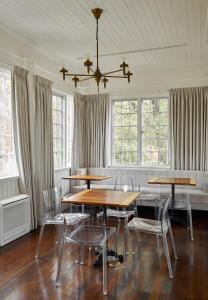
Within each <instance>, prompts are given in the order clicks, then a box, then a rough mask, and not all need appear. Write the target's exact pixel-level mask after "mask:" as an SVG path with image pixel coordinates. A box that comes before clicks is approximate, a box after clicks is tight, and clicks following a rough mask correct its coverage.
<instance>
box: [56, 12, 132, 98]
mask: <svg viewBox="0 0 208 300" xmlns="http://www.w3.org/2000/svg"><path fill="white" fill-rule="evenodd" d="M102 12H103V10H102V9H101V8H94V9H92V13H93V15H94V17H95V19H96V42H97V53H96V69H95V70H94V69H93V68H92V66H93V62H92V61H91V60H89V59H87V60H86V61H85V62H84V66H85V67H86V68H87V74H73V73H70V72H69V71H68V70H67V69H65V67H63V68H62V69H61V70H60V72H61V73H62V74H63V80H65V78H66V76H70V77H72V81H74V85H75V88H76V87H77V84H78V82H82V81H86V80H89V79H92V78H94V79H95V81H96V84H97V88H98V92H99V85H100V82H103V85H104V88H106V84H107V82H108V81H109V79H108V78H126V79H127V80H128V82H129V83H130V79H131V76H132V75H133V74H132V73H131V72H130V71H129V70H128V64H126V63H125V62H123V63H122V64H121V65H120V69H118V70H115V71H110V72H107V73H101V71H100V68H99V35H98V33H99V32H98V26H99V24H98V21H99V18H100V16H101V14H102ZM120 72H122V74H119V75H111V74H114V73H120ZM80 77H81V78H82V79H80ZM83 77H84V78H83Z"/></svg>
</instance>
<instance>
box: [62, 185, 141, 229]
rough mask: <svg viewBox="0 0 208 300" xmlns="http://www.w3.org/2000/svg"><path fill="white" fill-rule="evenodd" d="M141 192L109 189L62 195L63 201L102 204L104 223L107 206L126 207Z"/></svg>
mask: <svg viewBox="0 0 208 300" xmlns="http://www.w3.org/2000/svg"><path fill="white" fill-rule="evenodd" d="M140 195H141V193H137V192H121V191H109V190H84V191H82V192H80V193H77V194H75V195H73V196H70V197H64V198H63V200H62V202H63V203H70V204H85V205H95V206H102V207H103V211H104V221H105V223H106V218H107V214H106V210H107V206H110V207H120V208H127V207H128V206H130V205H131V204H132V203H133V202H134V201H135V200H136V199H137V198H138V197H139V196H140Z"/></svg>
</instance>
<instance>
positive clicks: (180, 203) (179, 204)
mask: <svg viewBox="0 0 208 300" xmlns="http://www.w3.org/2000/svg"><path fill="white" fill-rule="evenodd" d="M170 208H171V209H173V210H183V211H186V213H187V226H188V229H190V236H191V240H192V241H193V240H194V235H193V222H192V209H191V201H190V194H189V193H188V192H186V191H185V190H184V192H180V193H179V194H175V201H174V205H173V204H170Z"/></svg>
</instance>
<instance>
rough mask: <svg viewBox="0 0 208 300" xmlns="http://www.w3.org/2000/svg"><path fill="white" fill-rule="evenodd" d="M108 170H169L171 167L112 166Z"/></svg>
mask: <svg viewBox="0 0 208 300" xmlns="http://www.w3.org/2000/svg"><path fill="white" fill-rule="evenodd" d="M108 168H124V169H125V168H126V169H141V170H144V169H145V170H149V169H163V170H164V169H169V170H171V168H170V166H139V165H110V166H108Z"/></svg>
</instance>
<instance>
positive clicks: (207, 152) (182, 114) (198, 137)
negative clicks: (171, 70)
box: [169, 87, 208, 171]
mask: <svg viewBox="0 0 208 300" xmlns="http://www.w3.org/2000/svg"><path fill="white" fill-rule="evenodd" d="M169 112H170V146H171V147H170V148H171V157H172V168H173V169H177V170H201V171H207V170H208V87H197V88H180V89H173V90H170V110H169Z"/></svg>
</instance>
